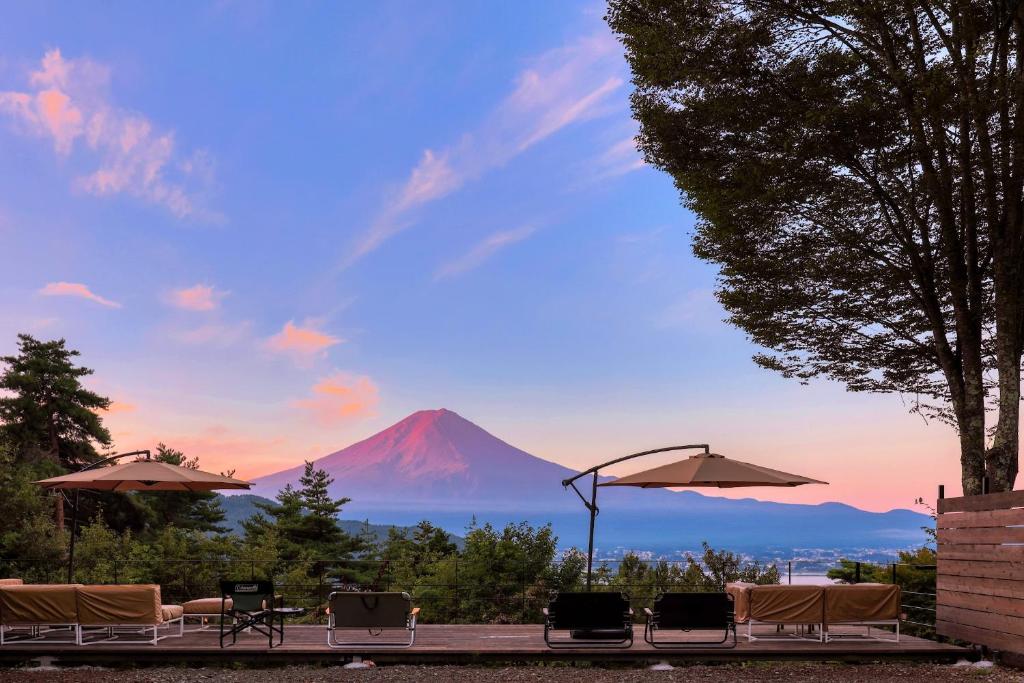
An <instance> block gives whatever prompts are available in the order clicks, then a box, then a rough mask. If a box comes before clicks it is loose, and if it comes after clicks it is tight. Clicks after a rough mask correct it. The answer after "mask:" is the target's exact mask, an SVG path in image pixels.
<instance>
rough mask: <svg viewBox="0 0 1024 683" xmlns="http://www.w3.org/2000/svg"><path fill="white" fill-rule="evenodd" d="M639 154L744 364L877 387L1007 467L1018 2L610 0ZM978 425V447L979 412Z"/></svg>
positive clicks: (1022, 36) (1022, 169)
mask: <svg viewBox="0 0 1024 683" xmlns="http://www.w3.org/2000/svg"><path fill="white" fill-rule="evenodd" d="M607 18H608V21H609V24H610V25H611V27H612V29H613V30H614V31H615V32H616V33H617V34H618V36H619V37H620V39H621V40H622V42H623V44H624V45H625V48H626V55H627V58H628V60H629V63H630V66H631V67H632V71H633V75H634V83H635V85H636V89H635V92H634V94H633V96H632V104H633V111H634V116H635V117H636V119H637V120H638V121H639V122H640V124H641V131H640V136H639V138H638V140H639V146H640V149H641V150H642V152H643V153H644V156H645V158H646V159H647V161H649V162H650V163H651V164H653V165H654V166H656V167H657V168H659V169H662V170H664V171H666V172H667V173H669V174H670V175H671V176H672V177H673V178H674V180H675V182H676V185H677V187H678V188H679V189H680V191H681V192H682V193H683V198H684V202H685V204H686V205H687V206H688V207H690V208H691V209H692V210H693V211H694V212H695V213H696V214H697V215H698V217H699V222H698V224H697V231H696V236H695V242H694V249H695V252H696V253H697V255H698V256H699V257H701V258H703V259H706V260H708V261H711V262H713V263H717V264H719V265H720V266H721V278H720V288H719V292H718V294H719V299H720V300H721V302H722V304H723V305H724V307H725V309H726V310H727V311H728V313H729V315H730V321H731V322H732V323H734V324H736V325H737V326H739V327H740V328H742V329H743V330H745V331H746V332H747V333H748V334H749V335H750V337H751V339H752V340H753V341H754V342H756V343H757V344H759V345H760V346H762V347H764V348H765V349H767V350H768V351H767V352H765V353H761V354H758V355H757V356H756V357H755V360H756V362H758V363H759V364H760V365H762V366H764V367H766V368H770V369H772V370H777V371H779V372H781V373H782V374H783V375H785V376H787V377H794V378H798V379H800V380H802V381H807V380H809V379H811V378H814V377H819V376H821V377H827V378H831V379H833V380H837V381H840V382H843V383H844V384H845V385H846V386H847V387H848V388H849V389H851V390H853V391H874V392H898V393H901V394H906V395H909V396H910V397H911V400H912V405H913V407H914V409H916V410H919V411H921V412H922V413H924V414H926V415H931V416H938V417H941V418H943V419H947V420H948V421H949V422H950V423H952V424H953V425H955V427H956V428H957V430H958V433H959V437H960V450H961V459H962V466H963V485H964V490H965V492H966V493H977V492H979V490H980V485H981V480H982V477H983V476H986V475H987V476H988V477H989V478H990V480H991V483H992V489H993V490H1005V489H1009V488H1012V486H1013V482H1014V478H1015V477H1016V474H1017V459H1018V423H1019V409H1020V406H1019V404H1020V364H1021V351H1022V346H1024V296H1022V295H1024V228H1022V225H1024V222H1022V219H1024V216H1022V195H1024V110H1022V108H1021V103H1022V102H1024V77H1022V69H1024V59H1022V58H1021V57H1020V55H1021V54H1022V53H1024V5H1021V4H1019V3H1009V4H1007V3H988V2H961V3H947V2H938V3H935V2H926V1H925V0H919V1H914V2H891V1H889V0H872V1H871V2H847V1H831V0H830V1H824V0H817V1H815V0H809V1H805V0H611V1H610V4H609V11H608V17H607ZM993 390H994V398H995V400H996V402H997V407H998V421H997V422H996V425H995V428H994V430H993V435H992V436H993V440H992V443H991V446H990V447H989V448H988V450H987V451H986V441H985V439H986V405H987V404H986V401H987V400H988V399H990V398H992V397H993V393H992V392H993Z"/></svg>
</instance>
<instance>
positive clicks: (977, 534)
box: [936, 526, 1024, 545]
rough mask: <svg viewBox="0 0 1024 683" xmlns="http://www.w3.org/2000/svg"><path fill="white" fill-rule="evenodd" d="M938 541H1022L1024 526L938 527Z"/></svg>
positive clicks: (981, 543) (994, 543)
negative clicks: (985, 527) (982, 527)
mask: <svg viewBox="0 0 1024 683" xmlns="http://www.w3.org/2000/svg"><path fill="white" fill-rule="evenodd" d="M936 533H937V534H938V539H939V543H973V544H978V545H985V544H987V543H991V544H993V545H999V544H1001V543H1024V527H1012V526H1002V527H992V528H987V529H939V530H938V531H937V532H936Z"/></svg>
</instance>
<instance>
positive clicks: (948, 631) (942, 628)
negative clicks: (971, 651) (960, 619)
mask: <svg viewBox="0 0 1024 683" xmlns="http://www.w3.org/2000/svg"><path fill="white" fill-rule="evenodd" d="M935 632H936V633H938V634H939V635H940V636H946V637H947V638H957V639H958V640H965V641H967V642H968V643H982V644H984V645H986V646H988V647H990V648H993V649H995V650H1006V651H1009V652H1020V651H1021V649H1022V647H1021V642H1020V636H1015V635H1011V634H1009V633H1001V632H999V631H993V630H991V629H987V628H978V627H977V626H968V625H967V624H959V623H956V622H952V621H944V620H936V622H935Z"/></svg>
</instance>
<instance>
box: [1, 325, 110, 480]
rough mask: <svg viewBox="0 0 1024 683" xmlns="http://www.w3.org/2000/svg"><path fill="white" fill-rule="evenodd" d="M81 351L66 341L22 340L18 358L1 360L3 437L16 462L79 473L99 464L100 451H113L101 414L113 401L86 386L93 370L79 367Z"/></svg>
mask: <svg viewBox="0 0 1024 683" xmlns="http://www.w3.org/2000/svg"><path fill="white" fill-rule="evenodd" d="M78 355H79V353H78V351H75V350H73V349H69V348H67V346H65V342H64V340H63V339H58V340H56V341H38V340H37V339H35V338H34V337H32V336H30V335H27V334H19V335H18V355H16V356H2V357H0V363H3V364H5V365H6V366H7V367H6V369H5V370H4V373H3V374H2V375H0V389H3V390H6V394H0V435H2V436H3V437H4V438H5V439H6V441H7V442H8V443H9V444H10V445H11V448H12V449H13V450H14V453H15V456H16V457H18V458H19V459H24V460H38V459H50V460H53V461H55V462H59V463H61V464H62V465H64V466H65V467H68V468H72V469H75V468H78V467H80V466H82V465H84V464H86V463H89V462H92V461H94V460H96V459H97V457H98V456H97V453H96V445H100V446H109V445H110V443H111V441H110V432H108V431H107V429H106V427H104V426H103V420H102V418H101V417H100V416H99V414H98V413H97V411H100V410H105V409H106V408H108V407H110V399H108V398H106V397H103V396H100V395H99V394H96V393H94V392H92V391H89V390H88V389H86V388H85V387H84V386H83V385H82V382H81V379H82V378H83V377H86V376H88V375H91V374H92V370H90V369H88V368H84V367H80V366H77V365H75V358H76V357H77V356H78Z"/></svg>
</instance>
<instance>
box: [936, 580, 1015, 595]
mask: <svg viewBox="0 0 1024 683" xmlns="http://www.w3.org/2000/svg"><path fill="white" fill-rule="evenodd" d="M935 587H936V588H937V589H938V590H939V591H943V590H947V591H956V592H958V593H976V594H978V595H993V596H997V597H1001V598H1016V599H1018V600H1024V577H1021V580H1020V581H1009V580H1006V579H989V578H982V577H979V576H950V575H947V574H939V575H937V576H936V577H935Z"/></svg>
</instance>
